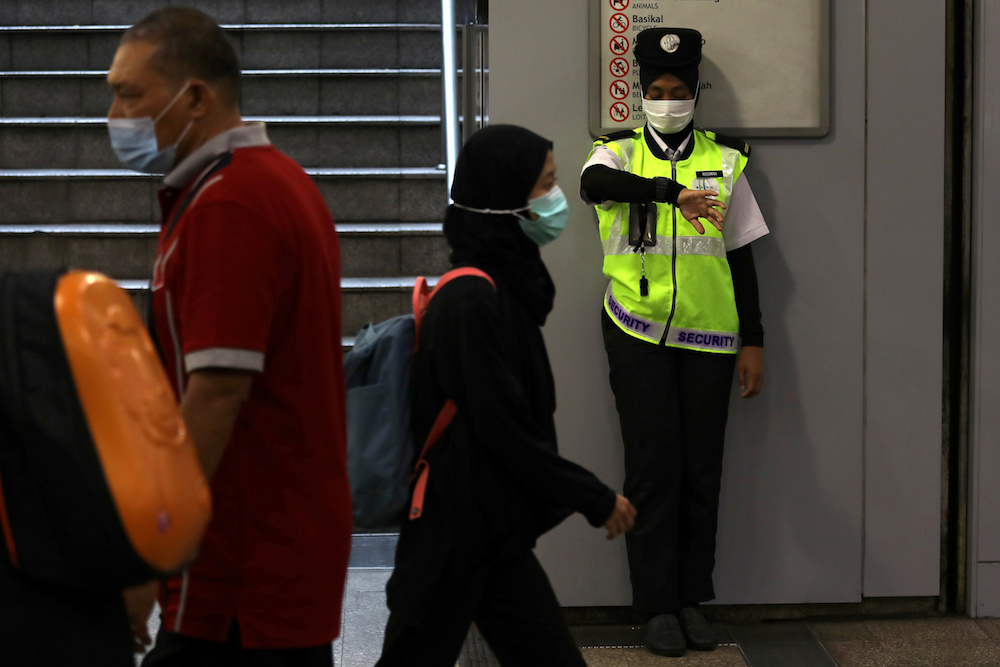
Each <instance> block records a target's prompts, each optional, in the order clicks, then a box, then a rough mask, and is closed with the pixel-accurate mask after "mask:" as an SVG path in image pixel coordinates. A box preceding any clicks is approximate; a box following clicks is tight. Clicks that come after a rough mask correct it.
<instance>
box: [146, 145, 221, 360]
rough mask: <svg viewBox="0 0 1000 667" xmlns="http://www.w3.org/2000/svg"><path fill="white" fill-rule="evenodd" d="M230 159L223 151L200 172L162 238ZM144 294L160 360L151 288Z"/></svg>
mask: <svg viewBox="0 0 1000 667" xmlns="http://www.w3.org/2000/svg"><path fill="white" fill-rule="evenodd" d="M232 161H233V153H232V151H230V152H228V153H223V154H222V155H220V156H219V157H218V158H216V160H215V163H214V164H213V165H212V166H211V167H209V168H208V169H206V170H205V171H204V172H202V174H201V177H200V178H199V179H198V180H197V181H196V182H195V184H194V185H193V186H191V190H190V192H188V194H187V197H185V198H184V201H182V202H181V203H180V204H178V205H177V208H175V209H174V211H173V214H172V215H171V216H170V223H169V224H168V225H167V231H166V234H164V236H163V238H164V239H167V238H169V237H170V234H171V233H172V232H173V231H174V227H176V226H177V221H178V220H180V219H181V216H182V215H184V211H186V210H187V208H188V206H190V205H191V202H193V201H194V198H195V197H197V196H198V191H199V190H201V188H202V186H203V185H205V183H207V182H208V179H210V178H211V177H212V176H213V175H214V174H216V173H218V172H220V171H222V170H223V169H225V168H226V167H228V166H229V164H230V163H231V162H232ZM145 296H146V312H145V316H146V330H147V331H148V332H149V338H150V339H151V340H152V342H153V347H154V348H156V353H157V354H158V355H159V357H160V361H163V348H161V347H160V341H159V338H158V336H157V335H156V321H155V320H154V318H153V290H152V289H151V288H149V289H147V290H146V295H145Z"/></svg>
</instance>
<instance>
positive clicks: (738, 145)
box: [705, 130, 750, 157]
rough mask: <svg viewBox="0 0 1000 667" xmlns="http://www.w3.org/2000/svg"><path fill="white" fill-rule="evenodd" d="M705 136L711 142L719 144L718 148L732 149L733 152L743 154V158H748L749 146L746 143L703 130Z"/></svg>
mask: <svg viewBox="0 0 1000 667" xmlns="http://www.w3.org/2000/svg"><path fill="white" fill-rule="evenodd" d="M705 132H706V134H707V135H708V137H709V138H710V139H712V141H714V142H715V143H717V144H719V145H720V146H725V147H726V148H732V149H733V150H735V151H739V152H740V153H742V154H743V157H750V144H748V143H746V142H745V141H743V140H742V139H736V138H734V137H729V136H726V135H725V134H719V133H718V132H715V131H714V130H705Z"/></svg>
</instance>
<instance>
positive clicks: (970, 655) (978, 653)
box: [881, 638, 1000, 667]
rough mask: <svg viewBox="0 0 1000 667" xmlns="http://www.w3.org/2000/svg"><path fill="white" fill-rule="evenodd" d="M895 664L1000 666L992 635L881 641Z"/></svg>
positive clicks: (956, 666)
mask: <svg viewBox="0 0 1000 667" xmlns="http://www.w3.org/2000/svg"><path fill="white" fill-rule="evenodd" d="M881 644H882V646H883V647H884V648H885V649H886V651H887V652H888V653H889V654H890V655H893V656H896V660H897V662H896V664H898V665H901V666H902V665H906V666H909V665H914V667H916V666H918V665H920V666H923V665H927V666H928V667H987V666H1000V646H997V644H996V642H994V641H993V640H991V639H965V640H962V639H952V640H946V639H940V638H934V639H928V640H927V641H926V642H923V643H913V642H911V641H883V642H881Z"/></svg>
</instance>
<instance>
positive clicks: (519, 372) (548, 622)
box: [378, 125, 635, 667]
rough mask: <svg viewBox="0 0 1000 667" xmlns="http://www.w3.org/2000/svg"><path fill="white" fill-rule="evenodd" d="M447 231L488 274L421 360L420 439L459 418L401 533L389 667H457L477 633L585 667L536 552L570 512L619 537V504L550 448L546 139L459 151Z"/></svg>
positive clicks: (457, 261)
mask: <svg viewBox="0 0 1000 667" xmlns="http://www.w3.org/2000/svg"><path fill="white" fill-rule="evenodd" d="M451 194H452V199H453V200H454V202H455V203H454V204H453V205H452V206H450V207H448V211H447V213H446V215H445V222H444V232H445V236H446V237H447V238H448V243H449V244H450V245H451V248H452V254H451V262H452V264H453V265H455V266H456V267H462V266H472V267H476V268H478V269H481V270H482V271H485V272H486V273H487V274H489V276H490V277H491V278H492V279H493V281H494V283H495V285H496V287H495V288H494V287H493V286H492V285H490V283H489V282H488V281H487V280H485V279H483V278H481V277H476V276H465V277H461V278H457V279H454V280H452V281H451V282H449V283H448V284H447V285H446V286H444V287H442V288H441V290H440V291H439V292H438V293H437V294H436V295H435V296H434V299H433V300H432V301H431V303H430V306H429V307H428V309H427V312H426V313H425V315H424V318H423V321H422V324H421V329H420V345H419V351H418V353H417V355H416V358H415V361H414V396H415V400H414V406H413V410H414V411H413V427H414V435H415V438H416V440H417V442H423V440H424V439H425V438H426V436H427V433H428V432H429V431H430V429H431V425H432V423H433V421H434V419H435V418H436V417H437V414H438V412H439V411H440V409H441V406H442V405H443V403H444V401H445V399H446V398H452V399H454V401H455V403H456V405H457V407H458V411H457V413H456V416H455V418H454V421H452V423H451V425H450V426H449V427H448V429H447V430H446V431H445V432H444V435H443V436H442V437H441V439H440V440H439V441H438V443H437V444H436V445H435V446H434V448H433V449H432V450H431V452H430V454H429V455H428V460H429V462H430V467H431V471H432V473H431V475H430V476H429V478H428V480H429V481H428V485H427V492H426V497H425V500H424V506H423V514H422V516H421V517H420V518H418V519H416V520H412V521H406V522H405V524H404V526H403V528H402V532H401V534H400V539H399V547H398V549H397V552H396V568H395V571H394V572H393V574H392V577H391V578H390V580H389V583H388V586H387V594H388V605H389V609H390V611H391V615H390V617H389V622H388V625H387V627H386V633H385V644H384V646H383V652H382V657H381V659H380V660H379V662H378V665H379V666H381V667H390V666H394V665H406V666H408V667H413V666H416V665H427V666H429V667H435V666H437V665H441V666H442V667H444V666H447V667H451V666H452V665H454V664H455V662H456V661H457V659H458V654H459V652H460V650H461V647H462V642H463V641H464V639H465V636H466V634H467V633H468V630H469V626H470V624H471V623H472V622H473V621H475V622H476V625H477V627H478V628H479V631H480V632H481V633H482V635H483V636H484V637H485V639H486V641H487V642H489V644H490V646H491V647H492V648H493V651H494V652H495V653H496V655H497V657H498V658H499V659H500V661H501V663H502V664H504V665H517V666H518V667H525V666H530V665H539V666H542V665H545V666H546V667H551V666H552V665H559V666H560V667H564V666H572V665H585V663H584V661H583V658H582V656H581V655H580V651H579V649H577V648H576V646H575V644H574V643H573V641H572V639H571V638H570V635H569V631H568V629H567V627H566V623H565V620H564V619H563V615H562V611H561V609H560V607H559V603H558V601H557V600H556V597H555V594H554V592H553V591H552V588H551V586H550V585H549V581H548V578H547V577H546V576H545V572H544V571H543V570H542V568H541V566H540V565H539V563H538V561H537V560H536V558H535V555H534V553H532V548H533V547H534V546H535V540H536V539H537V538H538V537H539V536H540V535H542V534H543V533H545V532H546V531H548V530H549V529H551V528H553V527H554V526H555V525H557V524H558V523H560V522H561V521H562V520H563V519H565V518H566V517H567V516H569V515H570V514H571V513H573V512H580V513H581V514H583V515H584V516H585V517H586V518H587V520H588V521H589V522H590V524H591V525H593V526H595V527H599V526H601V525H604V526H605V528H606V529H607V531H608V538H609V539H611V538H614V537H616V536H617V535H619V534H621V533H622V532H625V531H626V530H628V529H629V528H631V525H632V518H633V516H634V514H635V511H634V510H633V509H632V506H631V504H629V502H628V500H626V499H625V498H624V497H622V496H620V495H617V494H616V493H615V492H614V491H612V490H611V489H610V488H608V487H607V486H605V485H604V484H602V483H601V482H600V481H599V480H598V479H597V478H596V477H595V476H594V475H593V474H591V473H590V472H588V471H587V470H585V469H584V468H581V467H580V466H579V465H577V464H575V463H572V462H570V461H567V460H565V459H563V458H561V457H560V456H559V455H558V453H557V451H556V432H555V423H554V421H553V413H554V412H555V386H554V382H553V378H552V371H551V369H550V367H549V361H548V355H547V354H546V351H545V343H544V341H543V339H542V333H541V328H540V327H541V326H542V325H543V324H544V323H545V319H546V317H547V316H548V314H549V311H551V310H552V302H553V299H554V297H555V286H554V285H553V283H552V279H551V278H550V277H549V273H548V271H547V270H546V268H545V265H544V264H543V263H542V259H541V254H540V252H539V245H540V244H543V243H545V242H547V241H550V240H552V239H554V238H555V237H556V236H558V233H559V231H561V229H562V227H565V223H566V219H567V216H568V213H567V210H566V202H565V198H564V197H563V196H562V192H561V191H560V190H559V188H558V186H556V185H555V162H554V160H553V158H552V142H550V141H548V140H546V139H543V138H542V137H540V136H538V135H536V134H534V133H533V132H530V131H528V130H526V129H524V128H521V127H516V126H513V125H494V126H490V127H487V128H485V129H483V130H481V131H480V132H478V133H476V134H475V135H474V136H473V137H472V138H471V139H469V141H468V143H466V144H465V146H464V147H463V149H462V152H461V154H460V155H459V158H458V164H457V165H456V171H455V180H454V184H453V186H452V191H451Z"/></svg>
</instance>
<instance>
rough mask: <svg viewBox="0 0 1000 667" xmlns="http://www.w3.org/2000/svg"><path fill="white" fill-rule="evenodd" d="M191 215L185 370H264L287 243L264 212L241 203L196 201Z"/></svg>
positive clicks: (183, 310) (183, 321)
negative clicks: (196, 203)
mask: <svg viewBox="0 0 1000 667" xmlns="http://www.w3.org/2000/svg"><path fill="white" fill-rule="evenodd" d="M187 215H189V216H190V219H188V220H186V221H185V230H184V243H185V245H186V249H185V250H186V251H185V256H186V260H185V263H184V266H183V268H182V276H181V279H180V290H179V292H180V303H179V304H178V307H177V310H178V313H179V318H180V329H181V332H182V334H181V346H182V350H183V355H184V366H185V370H186V371H187V372H188V373H191V372H193V371H196V370H200V369H204V368H227V369H234V370H245V371H256V372H261V371H263V370H264V365H265V363H266V353H267V344H268V340H269V339H270V338H271V330H272V327H273V326H274V322H275V319H276V314H277V311H278V305H279V296H280V295H281V293H282V292H283V291H284V289H285V284H286V282H287V281H288V275H289V274H290V273H291V271H292V270H291V268H290V267H288V266H286V265H285V262H283V260H282V258H283V257H285V256H286V255H287V253H286V252H285V250H284V249H285V247H286V246H285V243H284V242H283V239H282V237H281V235H280V234H279V233H278V230H277V228H276V227H275V225H274V224H273V223H271V222H270V221H269V220H268V219H267V217H266V215H265V214H264V213H263V212H261V211H257V210H253V209H252V208H250V207H248V206H244V205H242V204H239V203H236V202H231V201H213V202H210V203H205V202H199V204H198V206H197V207H193V208H192V209H190V211H189V212H188V214H187Z"/></svg>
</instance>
